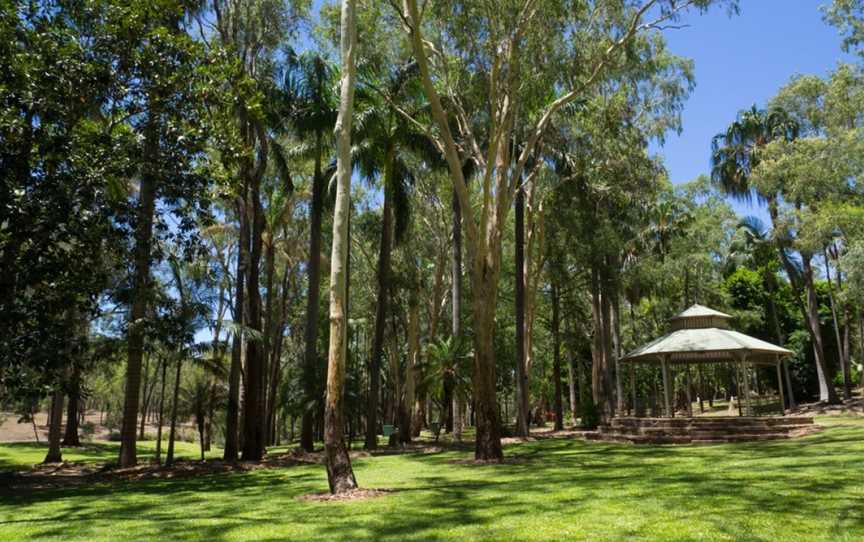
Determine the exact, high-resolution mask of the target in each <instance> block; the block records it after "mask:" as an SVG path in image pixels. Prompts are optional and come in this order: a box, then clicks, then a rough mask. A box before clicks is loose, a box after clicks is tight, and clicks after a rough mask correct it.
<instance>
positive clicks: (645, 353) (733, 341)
mask: <svg viewBox="0 0 864 542" xmlns="http://www.w3.org/2000/svg"><path fill="white" fill-rule="evenodd" d="M731 319H732V317H731V316H730V315H728V314H724V313H722V312H719V311H716V310H713V309H709V308H708V307H703V306H701V305H693V306H692V307H690V308H689V309H687V310H685V311H684V312H682V313H681V314H679V315H678V316H676V317H674V318H672V319H671V321H670V323H671V328H672V329H671V331H670V332H669V334H667V335H664V336H663V337H660V338H659V339H657V340H655V341H652V342H650V343H648V344H646V345H644V346H642V347H641V348H639V349H637V350H635V351H634V352H631V353H630V354H628V355H626V356H624V357H623V358H621V359H620V362H621V363H626V364H635V363H646V364H652V365H655V366H659V367H660V369H661V371H662V385H663V406H664V407H665V411H664V413H665V417H663V416H661V417H640V416H638V415H636V408H635V406H636V405H635V404H634V416H618V417H614V418H612V419H610V420H607V422H606V424H605V425H601V426H600V427H599V428H598V431H597V432H596V433H595V434H592V435H591V436H590V438H597V439H602V440H612V441H623V442H630V443H634V444H635V443H655V444H690V443H694V444H696V443H720V442H740V441H753V440H769V439H778V438H789V437H793V436H799V435H804V434H808V433H810V432H813V431H816V430H818V429H819V428H818V426H816V425H815V424H814V423H813V418H812V417H804V416H787V415H786V412H785V409H784V404H785V403H784V401H785V398H784V394H783V379H782V373H781V370H780V365H781V363H782V361H783V359H784V358H785V357H787V356H790V355H792V354H793V352H792V351H791V350H787V349H785V348H781V347H779V346H776V345H773V344H771V343H768V342H765V341H762V340H760V339H756V338H755V337H750V336H748V335H745V334H743V333H739V332H737V331H734V330H732V329H730V327H729V321H730V320H731ZM704 364H726V365H730V366H731V367H732V368H734V374H735V380H736V381H737V385H736V387H737V388H738V396H739V397H738V415H737V416H716V415H712V416H696V417H694V416H693V415H692V400H691V397H690V385H689V375H690V366H691V365H697V366H701V365H704ZM758 366H769V367H771V366H773V367H775V368H776V370H777V379H778V380H777V381H778V384H779V385H778V392H779V396H780V413H779V414H780V415H779V416H757V415H755V414H757V413H756V411H755V410H754V409H753V405H752V400H753V397H752V394H751V384H750V378H751V374H750V371H748V369H752V368H754V367H758ZM673 367H684V368H685V369H686V373H685V374H686V375H687V381H688V385H687V401H688V415H687V416H684V417H678V418H676V417H675V411H674V408H673V404H672V397H671V395H672V387H673V385H674V381H673V379H672V378H670V370H671V368H673ZM754 373H755V372H754ZM634 403H635V392H634ZM744 405H746V406H744ZM655 416H656V415H655Z"/></svg>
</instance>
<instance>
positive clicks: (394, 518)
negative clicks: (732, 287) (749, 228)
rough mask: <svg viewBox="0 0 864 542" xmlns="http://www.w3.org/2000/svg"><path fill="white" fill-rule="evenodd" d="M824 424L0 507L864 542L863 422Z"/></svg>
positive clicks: (197, 482) (426, 536)
mask: <svg viewBox="0 0 864 542" xmlns="http://www.w3.org/2000/svg"><path fill="white" fill-rule="evenodd" d="M820 422H822V423H825V424H826V426H827V429H826V430H825V431H824V432H822V433H820V434H817V435H813V436H810V437H806V438H803V439H798V440H792V441H782V442H764V443H751V444H738V445H721V446H703V447H654V446H638V447H637V446H627V445H615V444H607V443H592V442H583V441H578V440H544V441H539V442H531V443H524V444H515V445H511V446H508V447H507V448H506V454H507V456H508V457H509V458H511V461H510V462H508V463H505V464H502V465H487V466H475V465H466V464H459V463H455V462H454V461H453V460H458V459H465V458H468V457H470V454H469V453H468V452H458V451H452V452H445V453H439V454H423V455H421V454H404V455H381V456H375V457H368V458H362V459H359V460H356V461H355V469H356V473H357V478H358V480H359V482H360V484H361V485H363V486H365V487H371V488H390V489H393V490H395V491H394V493H392V494H390V495H387V496H384V497H379V498H374V499H368V500H355V501H346V502H312V501H301V500H298V499H297V497H298V496H301V495H304V494H308V493H313V492H322V491H325V490H326V488H327V482H326V478H325V474H324V470H323V468H321V467H320V466H315V465H311V466H299V467H291V468H285V469H270V470H258V471H254V472H245V473H233V474H218V475H211V476H201V477H198V478H194V479H182V480H180V479H178V480H147V481H138V482H127V483H122V484H117V485H100V486H95V487H86V488H68V489H58V490H40V491H28V492H22V493H19V494H17V495H11V496H3V497H0V499H2V500H0V540H4V541H12V540H34V539H35V540H39V539H44V540H118V539H126V540H151V539H152V540H157V539H160V540H273V541H276V540H292V541H296V540H318V541H320V540H360V541H363V540H369V541H373V540H394V541H401V540H496V541H498V540H565V539H566V540H658V541H659V540H663V541H667V540H673V541H690V540H712V541H713V540H748V541H776V540H808V541H818V540H825V541H853V540H864V476H862V475H861V472H862V466H864V419H861V418H858V419H854V418H831V419H822V420H820ZM0 450H2V452H3V453H4V454H6V455H7V456H8V455H12V456H15V455H17V453H18V449H16V448H12V450H10V447H8V446H0ZM7 461H9V460H8V459H7Z"/></svg>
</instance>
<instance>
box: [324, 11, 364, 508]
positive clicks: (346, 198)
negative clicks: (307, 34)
mask: <svg viewBox="0 0 864 542" xmlns="http://www.w3.org/2000/svg"><path fill="white" fill-rule="evenodd" d="M355 10H356V4H355V0H343V1H342V16H341V52H342V76H341V79H342V81H341V89H340V97H339V98H340V99H339V116H338V118H337V120H336V129H335V134H336V148H337V181H336V182H337V184H336V205H335V211H334V215H333V247H332V253H331V258H330V260H331V267H330V349H329V354H328V358H327V395H326V399H325V403H324V405H325V407H324V456H325V463H326V466H327V481H328V482H329V484H330V491H331V492H332V493H345V492H348V491H351V490H353V489H355V488H356V487H357V480H356V478H354V470H353V469H352V468H351V458H350V457H349V456H348V449H347V448H346V446H345V437H344V430H345V420H344V411H343V400H344V393H343V390H344V387H345V356H346V348H347V338H348V319H347V314H346V313H345V310H346V309H347V301H348V300H347V293H348V292H347V273H346V267H347V263H348V250H349V241H350V240H349V238H348V218H349V213H350V199H351V116H352V114H353V102H354V78H355V70H356V68H355V65H354V58H355V55H356V44H357V35H356V31H357V30H356V29H357V26H356V20H355V17H356V15H355Z"/></svg>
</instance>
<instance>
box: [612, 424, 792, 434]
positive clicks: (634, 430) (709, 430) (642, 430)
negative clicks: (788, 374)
mask: <svg viewBox="0 0 864 542" xmlns="http://www.w3.org/2000/svg"><path fill="white" fill-rule="evenodd" d="M804 427H807V426H800V425H775V426H765V427H736V426H725V427H701V426H696V427H626V428H622V427H608V428H606V427H604V428H603V429H602V431H604V432H605V431H608V432H612V433H622V434H628V435H664V434H665V435H694V434H702V433H704V434H742V433H789V432H792V431H796V430H799V429H802V428H804Z"/></svg>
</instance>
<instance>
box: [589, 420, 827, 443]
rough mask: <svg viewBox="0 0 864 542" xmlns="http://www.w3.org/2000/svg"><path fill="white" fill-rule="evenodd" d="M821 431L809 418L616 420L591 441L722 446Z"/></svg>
mask: <svg viewBox="0 0 864 542" xmlns="http://www.w3.org/2000/svg"><path fill="white" fill-rule="evenodd" d="M819 430H820V427H819V426H818V425H816V424H815V423H813V418H812V417H809V416H728V417H726V416H723V417H720V416H716V417H715V416H711V417H699V418H686V417H685V418H631V417H623V418H613V419H612V420H611V421H610V423H609V424H607V425H602V426H600V427H599V428H598V429H597V432H596V433H592V434H590V436H589V438H592V439H596V440H604V441H612V442H629V443H632V444H720V443H729V442H751V441H761V440H778V439H788V438H793V437H799V436H803V435H809V434H811V433H815V432H817V431H819Z"/></svg>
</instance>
